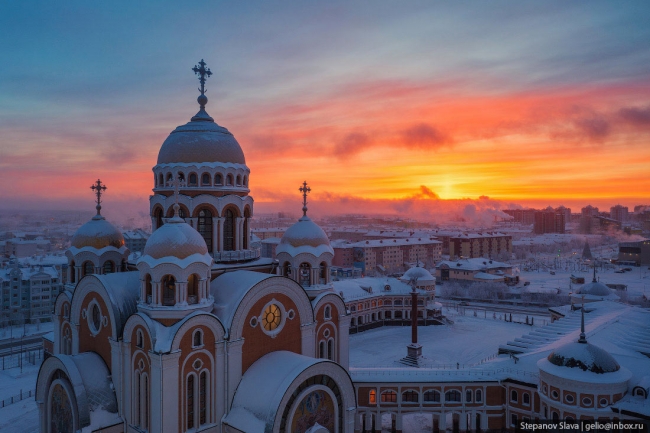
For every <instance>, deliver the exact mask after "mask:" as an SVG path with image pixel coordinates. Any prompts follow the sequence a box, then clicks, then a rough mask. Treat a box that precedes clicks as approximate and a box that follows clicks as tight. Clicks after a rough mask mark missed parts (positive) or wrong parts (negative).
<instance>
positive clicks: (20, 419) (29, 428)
mask: <svg viewBox="0 0 650 433" xmlns="http://www.w3.org/2000/svg"><path fill="white" fill-rule="evenodd" d="M39 368H40V365H39V364H37V365H31V364H29V363H24V364H23V371H22V373H21V372H20V368H11V369H7V370H4V371H2V370H0V400H6V399H10V398H11V397H16V396H17V395H19V394H20V392H21V390H22V391H23V392H24V393H27V392H29V391H30V390H31V391H32V392H33V391H34V390H35V389H36V376H37V375H38V369H39ZM36 431H38V409H37V408H36V403H35V402H34V397H30V398H27V399H25V400H22V401H19V402H17V403H14V404H10V405H8V406H6V407H4V408H0V432H2V433H31V432H36Z"/></svg>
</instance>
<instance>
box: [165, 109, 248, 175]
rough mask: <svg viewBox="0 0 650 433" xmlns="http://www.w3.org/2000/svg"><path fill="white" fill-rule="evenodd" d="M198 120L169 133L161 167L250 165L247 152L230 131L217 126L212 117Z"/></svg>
mask: <svg viewBox="0 0 650 433" xmlns="http://www.w3.org/2000/svg"><path fill="white" fill-rule="evenodd" d="M195 119H196V117H195V118H193V120H192V121H191V122H188V123H186V124H185V125H181V126H179V127H177V128H176V129H174V130H173V131H172V132H171V134H169V137H167V139H166V140H165V142H164V143H163V144H162V147H161V148H160V151H159V152H158V164H174V163H193V162H194V163H206V162H223V163H234V164H246V158H244V152H243V151H242V148H241V146H240V145H239V143H238V142H237V140H236V139H235V137H234V136H233V135H232V133H230V131H228V130H227V129H226V128H224V127H223V126H219V125H217V124H216V123H215V122H214V121H213V120H211V118H201V119H200V120H195ZM208 119H209V120H208Z"/></svg>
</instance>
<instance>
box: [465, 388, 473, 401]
mask: <svg viewBox="0 0 650 433" xmlns="http://www.w3.org/2000/svg"><path fill="white" fill-rule="evenodd" d="M471 402H472V390H471V389H468V390H467V391H465V403H471Z"/></svg>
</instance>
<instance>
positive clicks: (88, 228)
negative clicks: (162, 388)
mask: <svg viewBox="0 0 650 433" xmlns="http://www.w3.org/2000/svg"><path fill="white" fill-rule="evenodd" d="M71 245H72V246H73V247H75V248H79V249H81V248H84V247H92V248H96V249H98V250H101V249H102V248H104V247H115V248H118V249H119V248H121V247H123V246H124V236H122V233H121V232H120V231H119V230H118V229H117V227H115V226H114V225H113V224H111V223H109V222H108V221H106V219H105V218H104V217H103V216H101V215H99V214H98V215H95V216H94V217H93V218H92V219H91V220H90V221H88V222H87V223H86V224H84V225H82V226H81V227H79V229H77V231H76V232H75V234H74V235H73V236H72V241H71Z"/></svg>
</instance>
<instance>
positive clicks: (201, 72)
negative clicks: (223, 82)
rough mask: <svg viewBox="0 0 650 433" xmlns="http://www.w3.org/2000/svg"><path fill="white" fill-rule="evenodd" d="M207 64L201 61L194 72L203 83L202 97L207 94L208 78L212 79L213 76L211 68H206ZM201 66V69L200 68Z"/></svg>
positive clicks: (194, 68)
mask: <svg viewBox="0 0 650 433" xmlns="http://www.w3.org/2000/svg"><path fill="white" fill-rule="evenodd" d="M205 65H206V63H205V62H204V61H203V59H201V61H200V62H199V64H198V65H195V66H194V67H193V68H192V70H193V71H194V73H195V74H196V75H198V76H199V82H200V83H201V88H200V89H199V91H200V92H201V95H204V94H205V80H206V76H207V77H210V75H212V71H210V68H206V67H205ZM199 66H200V67H199Z"/></svg>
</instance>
